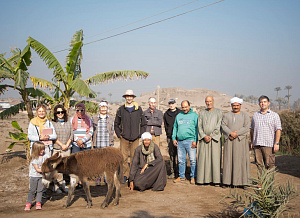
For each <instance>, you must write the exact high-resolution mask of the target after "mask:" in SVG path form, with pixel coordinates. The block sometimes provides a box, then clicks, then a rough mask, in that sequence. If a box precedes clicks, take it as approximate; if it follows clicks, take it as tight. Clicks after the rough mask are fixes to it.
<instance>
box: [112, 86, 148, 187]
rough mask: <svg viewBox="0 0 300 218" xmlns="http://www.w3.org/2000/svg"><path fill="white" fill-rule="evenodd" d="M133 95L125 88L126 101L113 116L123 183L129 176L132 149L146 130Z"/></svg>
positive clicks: (137, 144) (143, 117)
mask: <svg viewBox="0 0 300 218" xmlns="http://www.w3.org/2000/svg"><path fill="white" fill-rule="evenodd" d="M135 97H136V96H135V95H134V94H133V91H132V90H126V93H125V94H124V95H123V98H125V99H126V103H125V104H124V105H122V106H121V107H119V109H118V110H117V114H116V118H115V132H116V135H117V136H118V138H119V139H120V150H121V152H122V154H123V158H124V183H125V182H126V181H127V178H128V177H129V171H130V163H131V161H132V159H133V155H134V151H135V149H136V148H137V147H138V146H139V138H140V137H141V134H143V133H144V132H145V131H146V124H147V123H146V119H145V116H144V113H143V110H142V108H141V107H140V106H138V104H137V103H136V102H134V101H133V99H134V98H135ZM129 155H130V161H129V158H128V156H129Z"/></svg>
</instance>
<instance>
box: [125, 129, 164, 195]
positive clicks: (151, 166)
mask: <svg viewBox="0 0 300 218" xmlns="http://www.w3.org/2000/svg"><path fill="white" fill-rule="evenodd" d="M141 139H142V144H141V145H140V146H138V147H137V148H136V149H135V152H134V156H133V160H132V164H131V168H130V174H129V187H130V190H131V191H132V190H134V189H135V190H139V191H144V190H146V189H150V188H151V189H152V191H163V190H164V188H165V186H166V184H167V171H166V166H165V163H164V160H163V157H162V155H161V153H160V150H159V147H158V146H157V145H156V144H154V143H153V141H152V136H151V134H150V133H149V132H145V133H143V134H142V136H141Z"/></svg>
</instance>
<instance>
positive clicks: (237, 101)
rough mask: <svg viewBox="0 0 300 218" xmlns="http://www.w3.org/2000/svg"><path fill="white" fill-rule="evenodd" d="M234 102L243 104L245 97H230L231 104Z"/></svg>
mask: <svg viewBox="0 0 300 218" xmlns="http://www.w3.org/2000/svg"><path fill="white" fill-rule="evenodd" d="M233 103H239V104H243V99H241V98H238V97H234V98H232V99H230V104H233Z"/></svg>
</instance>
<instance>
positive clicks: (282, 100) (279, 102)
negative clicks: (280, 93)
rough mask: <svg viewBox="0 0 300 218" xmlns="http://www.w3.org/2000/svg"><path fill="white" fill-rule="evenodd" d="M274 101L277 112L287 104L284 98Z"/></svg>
mask: <svg viewBox="0 0 300 218" xmlns="http://www.w3.org/2000/svg"><path fill="white" fill-rule="evenodd" d="M275 101H276V102H277V104H278V109H279V110H281V106H282V105H285V104H286V103H287V101H286V100H285V99H284V98H281V97H279V98H277V99H276V100H275Z"/></svg>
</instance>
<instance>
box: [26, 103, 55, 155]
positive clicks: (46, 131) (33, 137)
mask: <svg viewBox="0 0 300 218" xmlns="http://www.w3.org/2000/svg"><path fill="white" fill-rule="evenodd" d="M36 113H37V116H36V117H34V118H32V119H31V120H30V123H29V126H28V139H29V141H30V151H31V147H32V144H33V143H34V142H36V141H41V142H43V143H44V144H45V154H47V155H48V156H51V154H52V150H53V144H52V141H53V140H55V139H56V138H57V135H56V132H55V129H54V127H53V124H52V123H51V122H50V121H49V120H48V119H47V112H46V106H45V105H41V104H40V105H38V106H37V108H36Z"/></svg>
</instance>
